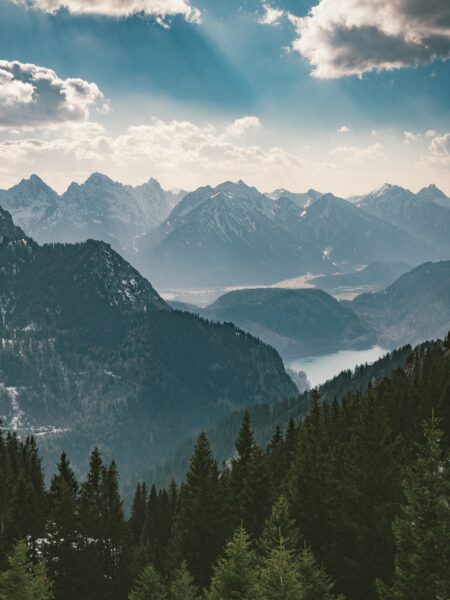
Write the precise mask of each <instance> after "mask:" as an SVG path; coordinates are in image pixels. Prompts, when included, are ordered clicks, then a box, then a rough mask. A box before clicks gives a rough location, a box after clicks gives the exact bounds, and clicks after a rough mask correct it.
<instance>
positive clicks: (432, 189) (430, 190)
mask: <svg viewBox="0 0 450 600" xmlns="http://www.w3.org/2000/svg"><path fill="white" fill-rule="evenodd" d="M417 195H418V196H434V197H435V198H446V199H448V196H447V195H446V194H444V192H443V191H442V190H440V189H439V188H438V187H437V185H436V184H435V183H430V185H427V186H426V187H423V188H422V189H421V190H420V191H419V192H417Z"/></svg>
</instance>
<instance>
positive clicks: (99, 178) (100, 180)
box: [84, 172, 115, 186]
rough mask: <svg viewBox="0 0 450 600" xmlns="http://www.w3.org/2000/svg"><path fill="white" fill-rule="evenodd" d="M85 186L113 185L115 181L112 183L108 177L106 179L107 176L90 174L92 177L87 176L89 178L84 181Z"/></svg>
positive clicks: (96, 173)
mask: <svg viewBox="0 0 450 600" xmlns="http://www.w3.org/2000/svg"><path fill="white" fill-rule="evenodd" d="M84 184H85V185H89V184H91V185H95V186H100V185H105V184H108V185H109V184H115V181H113V180H112V179H111V178H110V177H108V175H104V174H103V173H98V172H95V173H92V175H89V177H88V178H87V179H86V181H85V182H84Z"/></svg>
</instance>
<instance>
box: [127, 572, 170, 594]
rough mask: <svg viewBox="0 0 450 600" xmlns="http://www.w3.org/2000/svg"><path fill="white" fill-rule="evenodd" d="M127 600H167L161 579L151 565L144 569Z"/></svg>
mask: <svg viewBox="0 0 450 600" xmlns="http://www.w3.org/2000/svg"><path fill="white" fill-rule="evenodd" d="M128 600H167V594H166V591H165V589H164V586H163V583H162V581H161V577H160V576H159V574H158V573H157V571H156V569H155V568H154V567H152V566H151V565H149V566H148V567H145V569H144V570H143V571H142V573H141V574H140V576H139V577H138V580H137V581H136V583H135V585H134V586H133V589H132V590H131V592H130V594H129V596H128Z"/></svg>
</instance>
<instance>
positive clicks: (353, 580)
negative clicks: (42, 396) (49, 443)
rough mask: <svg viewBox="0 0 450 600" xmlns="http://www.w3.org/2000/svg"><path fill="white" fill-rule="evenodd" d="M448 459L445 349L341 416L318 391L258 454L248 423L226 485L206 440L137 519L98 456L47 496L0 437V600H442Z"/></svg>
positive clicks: (447, 577) (61, 475) (138, 498)
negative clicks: (179, 480)
mask: <svg viewBox="0 0 450 600" xmlns="http://www.w3.org/2000/svg"><path fill="white" fill-rule="evenodd" d="M449 443H450V335H449V336H448V337H447V339H446V341H445V343H434V344H427V345H424V346H422V347H421V348H419V349H417V350H416V351H415V352H414V353H412V354H411V355H410V359H409V360H408V361H407V363H406V364H405V367H404V368H403V369H397V370H395V371H394V372H393V373H391V375H390V376H389V377H386V378H384V379H382V380H381V381H379V382H377V383H376V384H374V385H369V387H368V388H367V389H366V390H365V391H358V392H354V393H349V394H347V395H346V396H345V397H343V398H342V399H341V401H337V400H336V401H333V402H331V403H330V402H323V399H322V398H321V397H320V393H319V392H318V391H317V390H313V391H312V393H311V395H310V398H309V411H308V414H307V416H306V417H305V418H304V419H303V420H302V421H301V423H300V424H299V425H296V424H295V423H294V421H293V420H291V421H290V423H289V424H288V423H284V424H283V427H282V428H280V427H275V428H274V431H273V435H272V438H271V440H270V442H269V444H268V445H267V446H266V447H264V448H262V447H261V446H259V445H258V444H257V443H256V441H255V438H254V435H253V432H252V423H251V419H250V415H249V414H248V413H245V414H244V416H243V420H242V425H241V427H240V430H239V433H238V435H237V438H236V444H235V453H234V456H233V458H232V460H230V461H228V462H227V464H226V465H225V466H224V467H223V468H222V469H219V468H218V466H217V463H216V462H215V460H214V458H213V454H212V451H211V448H210V444H209V441H208V438H207V436H206V435H205V434H204V433H201V434H200V436H199V437H198V440H197V443H196V446H195V449H194V453H193V456H192V459H191V463H190V467H189V471H188V473H187V476H186V479H185V480H184V482H183V484H182V485H181V486H180V487H178V486H177V485H176V484H172V485H170V486H169V487H168V488H167V489H161V490H157V489H156V488H155V487H154V486H152V487H150V488H149V487H147V486H146V485H145V484H139V485H138V486H137V489H136V492H135V495H134V500H133V504H132V510H131V516H130V518H126V516H125V515H124V512H123V507H122V502H121V499H120V496H119V492H118V471H117V467H116V465H115V463H111V464H105V463H104V462H103V460H102V457H101V455H100V453H99V452H98V450H94V451H93V452H92V454H91V458H90V465H89V472H88V474H87V477H86V478H85V480H84V481H82V482H81V483H79V482H77V481H76V478H75V476H74V473H73V471H72V470H71V468H70V464H69V461H68V458H67V456H66V455H65V454H63V455H62V456H61V459H60V461H59V464H58V468H57V472H56V474H55V475H54V477H53V479H52V482H51V485H50V488H49V489H48V490H46V489H45V488H44V483H43V473H42V469H41V463H40V459H39V455H38V452H37V450H36V446H35V443H34V441H33V440H32V439H28V440H26V441H25V442H20V441H19V440H18V439H17V438H16V437H15V435H12V434H11V433H7V434H6V433H4V434H2V436H1V441H0V481H2V487H1V491H2V493H1V495H0V517H1V522H2V529H1V531H0V564H1V570H2V571H3V572H2V574H1V575H0V597H2V598H18V597H19V596H18V595H17V593H18V590H21V593H24V590H27V589H29V590H31V591H30V593H29V595H28V596H24V597H25V598H39V599H42V600H47V599H49V598H51V593H50V591H49V590H50V589H52V591H53V593H54V598H55V600H79V598H83V599H87V600H126V598H129V600H144V599H148V598H152V599H157V600H164V599H170V600H181V599H182V598H183V599H187V600H189V599H191V600H192V599H194V598H200V597H201V594H203V592H204V598H205V599H207V600H223V599H225V600H227V599H231V598H239V599H241V598H243V599H248V600H250V599H252V600H253V599H258V600H259V599H261V600H279V599H280V598H290V599H292V600H294V599H296V600H297V599H298V600H307V599H314V600H331V599H332V598H335V597H337V596H338V594H342V595H343V596H339V597H340V598H342V597H345V598H347V600H361V599H362V598H364V599H367V600H371V599H374V600H375V599H379V600H387V599H389V598H395V599H398V600H411V599H417V600H437V599H438V598H439V599H440V598H442V599H446V598H448V597H449V594H450V548H449V544H448V539H449V537H448V536H449V531H450V509H449V505H448V498H449V497H450V461H449V445H450V444H449ZM119 467H120V466H119ZM20 539H22V540H26V542H27V547H25V546H24V543H17V542H18V540H20ZM27 550H28V561H29V562H28V563H27V560H26V556H25V553H26V551H27ZM8 554H10V556H11V558H10V561H9V564H8V563H7V555H8ZM44 570H45V571H46V573H47V575H45V574H44ZM33 590H34V593H35V595H34V596H33V595H30V594H32V592H33ZM38 593H39V595H36V594H38Z"/></svg>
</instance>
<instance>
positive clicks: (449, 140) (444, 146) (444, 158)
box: [424, 133, 450, 168]
mask: <svg viewBox="0 0 450 600" xmlns="http://www.w3.org/2000/svg"><path fill="white" fill-rule="evenodd" d="M424 161H425V162H426V163H428V164H430V165H431V166H433V167H443V168H447V167H450V133H444V134H443V135H438V136H436V137H435V138H433V139H432V140H431V144H430V147H429V154H428V156H425V157H424Z"/></svg>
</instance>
